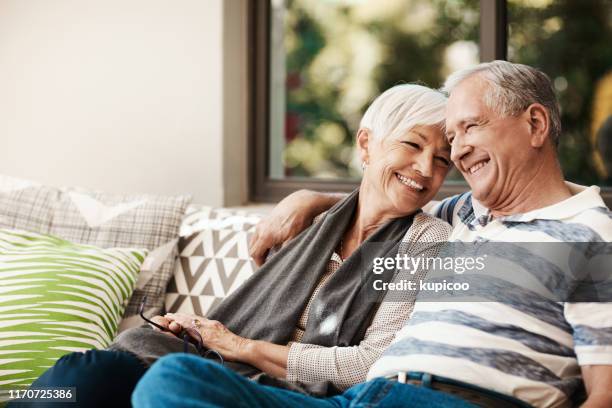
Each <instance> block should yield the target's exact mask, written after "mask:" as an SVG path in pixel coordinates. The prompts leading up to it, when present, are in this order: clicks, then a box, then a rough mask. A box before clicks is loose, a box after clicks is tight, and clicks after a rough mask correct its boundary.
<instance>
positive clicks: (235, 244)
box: [166, 207, 261, 316]
mask: <svg viewBox="0 0 612 408" xmlns="http://www.w3.org/2000/svg"><path fill="white" fill-rule="evenodd" d="M260 219H261V216H260V215H258V214H253V213H249V212H247V211H242V210H241V211H235V210H229V209H215V208H211V207H201V208H193V207H191V208H190V209H189V210H188V211H187V215H186V216H185V219H184V221H183V225H182V226H181V235H184V236H181V238H180V239H179V243H178V247H179V258H178V262H177V264H176V267H175V270H174V276H173V277H172V279H171V280H170V284H169V285H168V288H167V291H166V310H167V311H169V312H172V313H176V312H182V313H195V314H197V315H200V316H206V314H207V313H208V311H209V310H210V309H211V308H212V307H213V306H215V305H216V304H217V303H219V302H220V301H221V300H223V299H224V298H225V297H226V296H227V295H229V294H230V293H232V292H233V291H234V290H236V288H238V287H239V286H240V285H241V284H242V283H243V282H244V281H246V280H247V279H248V278H250V277H251V276H252V275H253V273H254V272H255V270H256V268H257V267H256V265H255V263H254V262H253V261H252V259H251V257H250V256H249V245H248V243H249V238H250V234H251V233H252V232H253V230H254V228H255V225H256V224H257V223H258V222H259V220H260Z"/></svg>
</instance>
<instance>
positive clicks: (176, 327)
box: [150, 316, 183, 336]
mask: <svg viewBox="0 0 612 408" xmlns="http://www.w3.org/2000/svg"><path fill="white" fill-rule="evenodd" d="M151 320H152V321H153V322H155V323H157V324H159V325H160V326H162V327H165V328H166V329H168V330H170V331H171V332H172V333H174V334H178V333H180V332H181V330H182V329H183V327H182V326H181V325H180V324H179V323H177V322H175V321H172V320H170V319H167V318H165V317H164V316H153V317H152V318H151ZM150 326H151V327H152V328H153V330H156V331H158V332H161V333H165V334H167V335H169V336H174V334H172V333H170V332H168V331H162V330H160V329H159V328H158V327H155V326H153V325H150Z"/></svg>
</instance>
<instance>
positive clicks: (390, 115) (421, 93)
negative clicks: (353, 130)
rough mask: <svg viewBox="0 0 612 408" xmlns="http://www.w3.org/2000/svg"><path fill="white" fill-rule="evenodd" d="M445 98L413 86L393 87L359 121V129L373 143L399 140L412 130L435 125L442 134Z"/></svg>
mask: <svg viewBox="0 0 612 408" xmlns="http://www.w3.org/2000/svg"><path fill="white" fill-rule="evenodd" d="M445 107H446V96H445V95H444V94H443V93H442V92H439V91H436V90H434V89H430V88H427V87H426V86H421V85H415V84H403V85H396V86H394V87H392V88H389V89H387V90H386V91H385V92H383V93H382V94H381V95H379V96H378V97H377V98H376V99H375V100H374V102H372V104H371V105H370V106H369V107H368V109H367V110H366V112H365V114H364V115H363V117H362V118H361V123H360V124H359V127H360V128H365V129H368V130H369V131H370V133H371V135H372V137H373V138H375V139H384V138H387V137H392V138H398V137H401V136H402V135H404V134H406V132H408V131H409V130H410V129H412V128H414V127H415V126H427V125H436V126H440V129H441V130H442V131H443V130H444V110H445Z"/></svg>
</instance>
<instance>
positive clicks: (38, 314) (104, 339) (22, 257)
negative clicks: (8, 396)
mask: <svg viewBox="0 0 612 408" xmlns="http://www.w3.org/2000/svg"><path fill="white" fill-rule="evenodd" d="M145 256H146V250H135V249H119V248H112V249H101V248H97V247H94V246H89V245H77V244H72V243H70V242H67V241H64V240H62V239H60V238H56V237H53V236H50V235H41V234H36V233H32V232H24V231H18V230H9V229H0V386H2V388H6V387H7V386H9V385H10V386H28V385H30V384H31V383H32V382H33V381H34V380H35V379H36V378H38V377H39V376H40V374H42V373H43V372H44V371H45V370H46V369H47V368H49V367H50V366H52V365H53V364H54V362H55V361H56V360H57V359H58V358H59V357H61V356H62V355H64V354H67V353H69V352H72V351H84V350H87V349H92V348H105V347H107V346H108V345H109V344H110V342H111V341H112V339H113V338H114V336H115V334H116V331H117V326H118V324H119V321H120V320H121V316H122V314H123V311H124V310H125V307H126V305H127V302H128V300H129V298H130V295H131V294H132V292H133V290H134V285H135V282H136V278H137V275H138V272H139V271H140V266H141V264H142V262H143V261H144V258H145Z"/></svg>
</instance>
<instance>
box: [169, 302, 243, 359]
mask: <svg viewBox="0 0 612 408" xmlns="http://www.w3.org/2000/svg"><path fill="white" fill-rule="evenodd" d="M165 317H166V319H168V320H169V321H170V322H174V323H177V324H179V325H181V326H182V327H185V328H191V329H193V328H195V329H197V330H198V331H199V333H200V335H201V336H202V343H203V344H204V346H206V347H207V348H209V349H212V350H215V351H217V352H218V353H220V354H221V355H222V356H223V358H224V359H226V360H227V361H244V362H246V361H247V359H248V358H247V354H248V353H249V350H248V349H249V343H250V340H248V339H245V338H244V337H240V336H238V335H237V334H234V333H233V332H231V331H230V330H229V329H228V328H227V327H225V326H224V325H223V324H222V323H221V322H218V321H216V320H209V319H206V318H204V317H200V316H196V315H191V314H187V313H168V314H166V316H165ZM198 322H199V323H198ZM187 332H188V333H190V330H187ZM190 335H191V336H192V337H193V338H194V339H196V340H200V339H199V338H197V337H194V336H193V334H191V333H190Z"/></svg>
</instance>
